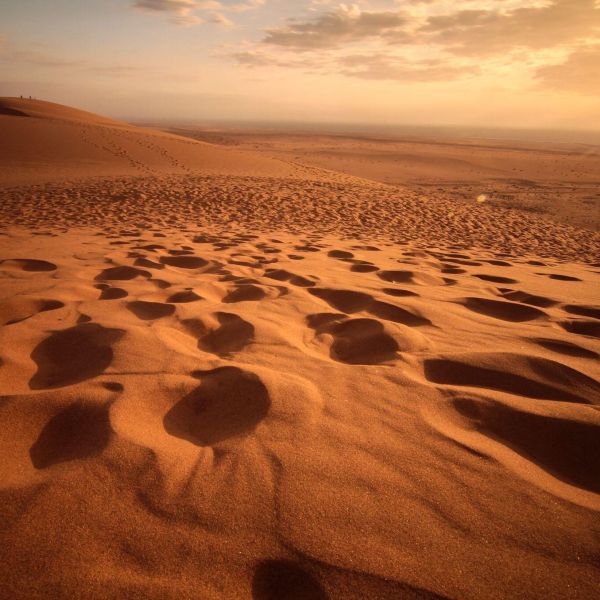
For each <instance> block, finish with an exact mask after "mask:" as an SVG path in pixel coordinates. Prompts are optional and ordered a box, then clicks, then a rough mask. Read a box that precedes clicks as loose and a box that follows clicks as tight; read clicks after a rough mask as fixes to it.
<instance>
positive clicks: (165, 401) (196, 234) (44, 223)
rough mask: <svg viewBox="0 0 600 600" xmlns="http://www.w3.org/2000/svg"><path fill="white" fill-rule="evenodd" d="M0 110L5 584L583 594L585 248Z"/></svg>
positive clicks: (0, 547) (233, 594) (539, 223)
mask: <svg viewBox="0 0 600 600" xmlns="http://www.w3.org/2000/svg"><path fill="white" fill-rule="evenodd" d="M3 102H4V104H2V103H0V107H2V106H5V107H9V108H11V109H12V110H19V111H21V112H23V113H24V115H16V114H5V115H3V116H0V134H4V133H6V136H7V137H6V138H5V139H9V140H12V141H11V142H10V143H11V144H12V145H11V146H10V148H11V151H10V152H8V151H7V150H6V146H2V148H3V149H2V152H4V153H5V154H4V155H3V157H2V161H1V162H0V169H1V173H2V181H3V185H2V189H1V190H0V225H1V229H0V396H1V398H0V523H1V524H2V527H0V596H2V597H6V598H23V599H31V598H53V597H56V598H79V597H82V598H156V599H162V598H173V599H181V598H203V599H204V598H207V599H211V598H215V599H221V598H226V599H238V598H239V599H253V600H275V599H278V600H279V599H282V600H285V599H307V600H315V599H319V600H324V599H344V600H345V599H357V600H359V599H361V600H362V599H365V598H369V599H380V598H381V599H404V598H422V599H433V598H456V599H458V598H461V599H462V598H473V599H475V598H490V599H491V598H498V599H500V598H540V599H548V598H557V599H558V598H560V599H586V600H589V599H590V598H594V597H597V595H598V589H599V586H600V570H599V568H600V560H599V556H600V518H599V517H600V412H599V406H600V360H599V358H600V293H599V282H600V262H598V261H599V260H600V259H599V257H598V250H599V248H600V236H599V235H598V234H597V233H594V232H592V231H590V230H585V229H581V228H577V227H574V226H569V225H561V224H559V223H557V222H556V221H552V220H547V219H545V218H541V217H540V216H539V215H537V214H535V213H531V212H522V211H518V210H515V209H511V208H506V207H502V206H497V205H494V204H493V203H482V204H478V203H476V202H475V201H470V202H467V201H466V200H465V201H456V200H452V199H450V198H441V199H438V200H436V199H434V198H428V197H423V196H421V195H420V194H419V193H418V192H417V191H415V190H414V189H410V188H409V187H406V188H402V187H398V186H396V185H395V186H390V185H387V184H385V183H381V182H372V181H369V180H368V179H366V178H361V177H356V176H353V175H352V174H347V173H346V174H342V173H336V172H334V171H332V170H328V169H324V168H320V167H311V166H307V165H301V164H295V163H294V162H293V161H290V160H283V159H281V158H279V159H278V158H271V157H268V156H265V154H264V153H252V152H250V151H240V150H239V149H237V148H235V147H233V148H223V147H221V146H213V145H210V144H207V143H199V142H194V141H192V140H189V139H188V140H181V139H179V138H177V137H174V136H170V135H167V134H159V133H154V132H151V131H145V130H142V129H140V128H134V127H131V126H128V125H124V124H119V123H112V122H111V123H100V122H99V121H98V120H97V119H98V118H97V117H94V116H87V117H86V116H85V115H84V116H82V115H81V114H79V113H74V114H71V115H70V114H69V113H68V110H67V109H65V108H61V109H60V110H58V109H52V110H54V112H52V111H50V112H51V114H48V110H50V109H48V108H47V107H45V106H43V105H42V106H41V107H39V109H40V110H38V112H37V113H35V114H34V110H33V109H35V106H33V107H32V106H31V105H29V106H26V105H24V104H22V103H19V101H18V100H14V99H10V100H4V101H3ZM44 108H45V109H47V110H46V113H45V114H43V115H42V114H41V112H40V111H41V109H44ZM57 111H58V112H57ZM5 112H6V111H5ZM95 119H96V120H95ZM34 132H36V135H37V136H38V137H35V136H34V137H27V136H32V135H34ZM9 134H10V135H9ZM119 136H121V137H119ZM26 137H27V139H28V140H29V142H28V143H27V144H25V143H24V142H23V140H22V139H21V138H26ZM89 139H91V140H96V141H97V142H98V143H100V141H101V140H108V142H106V143H105V147H110V148H112V147H113V146H111V145H110V144H112V143H113V142H114V143H115V144H117V140H119V141H118V143H119V144H120V147H121V148H122V149H124V150H126V154H127V156H128V157H129V158H131V157H134V158H133V161H134V162H133V163H132V162H131V161H129V158H126V157H125V155H120V154H118V153H117V154H115V153H112V152H110V151H108V150H106V148H105V147H104V146H102V145H101V144H100V148H96V147H95V146H94V145H93V144H90V143H88V141H86V140H89ZM142 142H143V143H142ZM44 144H45V145H44ZM144 144H147V145H148V146H152V148H151V149H150V148H146V146H144ZM138 146H139V148H140V149H139V151H138V150H137V147H138ZM49 148H54V151H53V152H50V151H49ZM134 149H135V152H134ZM157 149H158V150H157ZM146 150H147V151H146ZM163 150H164V153H163ZM7 156H8V158H7ZM160 156H162V157H163V158H162V159H159V157H160ZM173 157H176V158H177V161H179V162H178V163H177V165H175V164H174V162H173V160H172V159H173ZM136 161H137V162H136ZM138 163H139V164H138ZM32 174H34V175H32ZM50 175H52V177H51V176H50Z"/></svg>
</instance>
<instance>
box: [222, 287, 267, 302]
mask: <svg viewBox="0 0 600 600" xmlns="http://www.w3.org/2000/svg"><path fill="white" fill-rule="evenodd" d="M266 295H267V294H266V292H265V291H264V290H263V289H262V288H260V287H258V286H256V285H254V284H242V285H238V286H237V288H236V289H234V290H232V291H231V292H229V293H228V294H227V295H226V296H225V297H224V298H223V302H226V303H227V304H231V303H234V302H249V301H254V302H256V301H258V300H262V299H263V298H265V297H266Z"/></svg>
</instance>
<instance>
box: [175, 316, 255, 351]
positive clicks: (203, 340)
mask: <svg viewBox="0 0 600 600" xmlns="http://www.w3.org/2000/svg"><path fill="white" fill-rule="evenodd" d="M212 316H213V318H214V319H215V321H216V323H215V326H213V327H211V324H207V323H205V322H203V321H200V320H198V319H189V320H187V321H184V322H183V324H184V325H185V326H186V327H187V328H188V329H189V330H190V332H191V333H192V335H194V336H195V337H197V338H198V347H199V348H200V349H201V350H204V351H206V352H212V353H213V354H217V355H218V356H222V357H227V356H230V355H231V354H232V353H233V352H239V351H240V350H243V349H244V348H246V346H248V344H250V343H251V342H252V340H253V339H254V325H252V323H248V321H245V320H244V319H242V318H241V317H239V316H238V315H235V314H233V313H226V312H217V313H214V315H212Z"/></svg>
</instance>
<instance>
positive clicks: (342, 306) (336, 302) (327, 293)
mask: <svg viewBox="0 0 600 600" xmlns="http://www.w3.org/2000/svg"><path fill="white" fill-rule="evenodd" d="M308 291H309V292H310V293H311V294H312V295H313V296H316V297H317V298H321V300H325V302H327V304H329V305H330V306H331V307H333V308H335V310H340V311H342V312H345V313H355V312H358V311H361V310H365V309H366V308H367V307H368V306H369V305H370V304H372V303H373V298H372V296H370V295H369V294H365V293H364V292H355V291H353V290H334V289H329V288H313V289H310V290H308Z"/></svg>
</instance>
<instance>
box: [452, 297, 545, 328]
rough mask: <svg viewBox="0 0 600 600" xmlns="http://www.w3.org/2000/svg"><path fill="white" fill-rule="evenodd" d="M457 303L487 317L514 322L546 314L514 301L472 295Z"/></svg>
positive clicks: (530, 319)
mask: <svg viewBox="0 0 600 600" xmlns="http://www.w3.org/2000/svg"><path fill="white" fill-rule="evenodd" d="M457 304H461V305H462V306H464V307H465V308H468V309H469V310H472V311H473V312H476V313H479V314H482V315H485V316H487V317H493V318H494V319H501V320H502V321H512V322H514V323H521V322H523V321H532V320H533V319H539V318H540V317H545V316H546V313H545V312H544V311H542V310H540V309H539V308H534V307H533V306H527V305H525V304H518V303H516V302H504V301H503V300H489V299H487V298H473V297H472V298H464V299H463V300H459V301H457Z"/></svg>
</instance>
